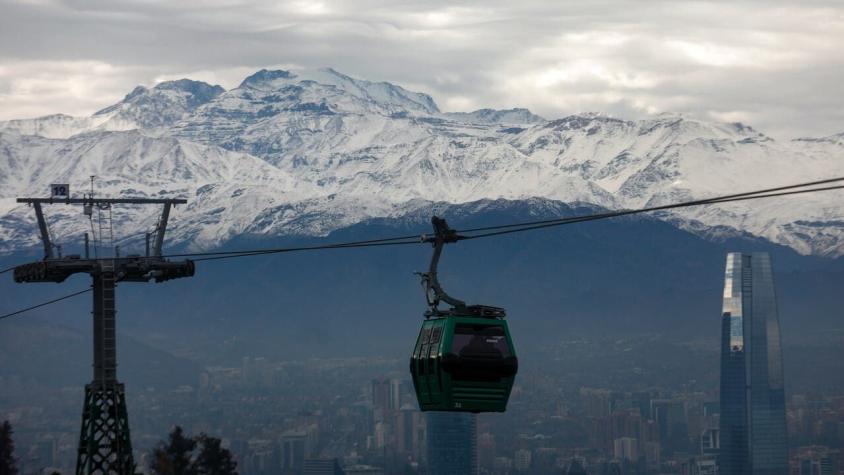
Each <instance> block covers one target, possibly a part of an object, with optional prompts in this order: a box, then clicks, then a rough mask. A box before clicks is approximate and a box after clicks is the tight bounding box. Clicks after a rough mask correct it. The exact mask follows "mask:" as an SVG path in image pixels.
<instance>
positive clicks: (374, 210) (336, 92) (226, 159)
mask: <svg viewBox="0 0 844 475" xmlns="http://www.w3.org/2000/svg"><path fill="white" fill-rule="evenodd" d="M109 129H120V130H122V129H132V130H131V131H121V132H114V131H109ZM4 130H5V131H6V132H5V133H4V132H3V131H4ZM842 137H844V134H842V135H839V136H831V137H826V138H821V139H799V140H794V141H790V142H779V141H775V140H773V139H772V138H770V137H767V136H765V135H764V134H762V133H759V132H757V131H755V130H754V129H752V128H751V127H748V126H745V125H742V124H723V123H710V122H703V121H698V120H692V119H688V118H684V117H682V116H678V115H670V114H668V115H662V116H658V117H656V118H654V119H650V120H642V121H630V120H622V119H617V118H612V117H607V116H604V115H601V114H594V113H589V114H578V115H573V116H570V117H565V118H562V119H558V120H553V121H545V120H544V119H542V118H540V117H538V116H535V115H533V114H531V113H530V112H529V111H527V110H524V109H513V110H508V111H494V110H489V109H482V110H479V111H475V112H471V113H442V112H440V111H439V109H438V108H437V106H436V104H435V103H434V101H433V100H432V99H431V98H430V97H429V96H427V95H425V94H420V93H414V92H410V91H407V90H405V89H403V88H401V87H398V86H395V85H392V84H389V83H383V82H381V83H376V82H370V81H363V80H358V79H353V78H350V77H348V76H345V75H343V74H340V73H338V72H336V71H334V70H331V69H321V70H306V71H267V70H261V71H258V72H257V73H255V74H253V75H251V76H250V77H248V78H246V79H245V80H244V81H243V82H242V83H241V85H240V86H239V87H237V88H235V89H232V90H229V91H223V90H222V89H221V88H219V87H218V86H210V85H207V84H205V83H199V82H194V81H188V80H181V81H171V82H168V83H162V84H159V85H157V86H155V87H153V88H150V89H148V88H143V87H139V88H137V89H135V90H134V91H133V92H132V93H130V94H129V95H127V96H126V98H125V99H124V100H123V101H121V102H120V103H118V104H116V105H114V106H112V107H109V108H107V109H104V110H103V111H100V112H98V113H97V114H95V115H94V116H92V117H90V118H70V117H68V116H49V117H46V118H41V119H34V120H31V121H28V122H27V121H9V122H5V123H0V186H2V187H3V188H2V192H0V193H2V195H0V196H2V198H0V237H2V238H3V241H4V243H3V245H2V247H3V248H5V249H8V248H9V247H10V246H11V245H12V244H11V241H9V240H8V239H10V238H11V237H16V238H24V235H25V232H24V230H27V231H26V232H31V230H32V225H31V220H30V221H27V219H26V218H25V210H23V209H22V208H20V207H17V206H15V205H14V203H13V202H12V201H11V200H10V199H9V198H11V197H13V196H18V195H22V194H30V195H32V194H35V195H42V194H43V193H44V192H45V190H46V185H47V184H48V183H50V182H57V181H68V182H71V183H75V184H77V185H74V186H75V187H76V189H79V187H80V186H82V185H83V184H84V183H85V182H86V181H87V178H88V175H90V174H96V175H97V176H98V177H99V178H98V183H99V184H100V186H102V190H100V193H101V194H104V195H115V196H116V195H120V194H123V195H137V194H140V195H144V196H164V195H179V196H186V197H188V199H189V200H190V202H191V203H190V204H189V205H188V209H187V210H185V211H183V212H180V213H177V216H179V217H178V218H177V221H176V222H175V227H174V232H173V234H172V235H171V236H172V237H173V238H174V239H176V240H179V241H182V242H186V243H189V244H190V245H192V246H194V247H209V246H214V245H217V244H220V243H222V242H225V241H226V240H227V239H230V238H231V237H233V236H236V235H240V234H243V233H246V234H256V235H277V234H288V233H300V234H323V233H326V232H329V231H331V230H333V229H337V228H339V227H343V226H346V225H349V224H353V223H355V222H359V221H360V220H363V219H367V218H369V217H383V216H400V215H401V214H402V213H407V212H412V211H413V210H416V209H419V207H424V206H429V205H430V203H432V202H442V201H445V202H450V203H465V202H471V201H476V200H483V199H500V198H504V199H511V200H529V199H531V198H534V197H540V198H550V199H555V200H561V201H566V202H574V201H577V202H586V203H592V204H597V205H600V206H604V207H609V208H622V207H623V208H633V207H640V206H646V205H653V204H663V203H668V202H674V201H680V200H686V199H691V198H702V197H706V196H713V195H716V194H724V193H732V192H737V191H744V190H750V189H756V188H761V187H768V186H777V185H782V184H788V183H793V182H798V181H807V180H813V179H818V178H824V177H830V176H844V153H842V152H844V139H842ZM838 196H839V195H837V194H835V192H833V193H831V194H816V195H810V196H801V197H791V198H777V199H773V200H769V201H755V202H750V203H734V204H729V205H721V206H718V207H705V208H697V209H694V210H689V211H683V212H679V213H673V214H666V215H665V219H669V220H672V221H674V222H676V223H678V225H680V226H684V227H687V228H688V229H692V230H695V232H705V230H704V228H713V229H714V228H715V227H719V226H727V227H731V228H734V229H737V230H741V231H746V232H750V233H752V234H755V235H759V236H764V237H766V238H768V239H770V240H772V241H774V242H779V243H783V244H787V245H789V246H792V247H794V248H795V249H797V250H798V251H800V252H803V253H817V254H824V255H835V256H837V255H842V254H844V241H842V239H844V225H842V224H841V223H842V222H844V219H842V217H841V210H842V206H840V205H838V204H837V202H838V201H840V200H837V197H838ZM127 216H128V217H127V218H126V219H125V220H124V222H123V224H124V225H125V227H127V229H129V228H131V229H129V230H140V229H148V228H149V225H150V223H151V222H150V221H148V220H144V219H141V218H140V217H138V216H135V215H133V214H132V213H129V215H127ZM65 221H66V219H64V217H63V218H61V219H59V220H58V221H57V222H56V224H55V226H56V227H55V229H54V231H56V232H59V231H62V232H65V231H66V232H71V231H73V232H81V231H80V229H77V227H78V226H77V225H75V224H71V223H70V220H67V221H68V222H67V223H66V222H65ZM77 221H78V220H77ZM74 226H77V227H74ZM719 229H720V228H719ZM26 242H32V240H31V239H29V240H27V241H26Z"/></svg>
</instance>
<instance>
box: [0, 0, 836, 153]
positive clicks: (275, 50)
mask: <svg viewBox="0 0 844 475" xmlns="http://www.w3.org/2000/svg"><path fill="white" fill-rule="evenodd" d="M0 8H1V9H2V12H3V15H0V118H2V119H8V118H19V117H26V116H35V115H42V114H46V113H53V112H66V113H72V114H87V113H91V112H93V111H94V110H96V109H98V108H101V107H104V106H106V105H108V104H110V103H113V102H115V101H116V100H119V99H120V98H121V97H122V96H123V95H124V94H125V93H126V92H128V91H129V90H131V89H132V87H134V86H135V85H136V84H153V83H155V82H156V81H160V80H164V79H170V78H174V77H182V76H189V77H193V78H195V79H204V80H208V81H211V82H218V83H221V84H222V85H223V86H224V87H232V86H235V85H236V84H237V83H238V82H239V81H240V80H241V79H242V78H243V77H244V76H245V75H246V74H248V73H250V72H252V71H254V70H255V69H258V68H261V67H267V66H281V67H318V66H332V67H334V68H336V69H338V70H340V71H343V72H345V73H348V74H351V75H353V76H357V77H362V78H366V79H372V80H387V81H391V82H396V83H399V84H401V85H403V86H405V87H408V88H411V89H415V90H421V91H424V92H427V93H429V94H431V95H432V96H433V97H434V98H435V99H436V101H437V102H438V104H440V107H441V108H443V109H445V110H461V109H462V110H466V109H473V108H479V107H516V106H520V107H528V108H530V109H532V110H534V111H535V112H537V113H539V114H541V115H544V116H546V117H550V118H554V117H560V116H563V115H566V114H570V113H574V112H581V111H587V110H588V111H603V112H609V113H612V114H616V115H620V116H623V117H644V116H647V115H650V114H655V113H659V112H665V111H671V112H682V113H687V114H689V115H691V116H694V117H700V118H704V119H715V120H727V121H735V120H740V121H746V122H748V123H750V124H752V125H754V126H756V127H757V128H759V129H760V130H762V131H765V132H767V133H769V134H771V135H774V136H776V137H782V138H787V137H792V136H799V135H825V134H831V133H837V132H842V131H844V97H842V94H841V84H842V83H844V55H842V54H841V53H840V51H839V48H840V45H841V44H844V42H843V41H842V40H844V6H841V4H840V2H833V1H819V0H816V1H804V2H784V1H764V2H763V1H761V0H760V1H743V2H726V1H724V2H677V1H647V2H642V1H622V0H592V1H566V2H555V1H545V2H540V1H533V0H520V1H519V2H513V1H511V0H510V1H503V0H502V1H495V0H490V1H484V2H455V1H451V0H449V1H444V0H424V1H422V0H419V1H410V0H408V1H401V0H397V1H389V2H388V1H380V2H376V1H368V0H364V1H358V2H351V1H328V0H326V1H277V0H265V1H245V0H211V1H199V0H181V1H178V2H173V1H169V0H160V1H159V0H135V1H121V2H118V1H107V0H99V1H97V0H95V1H81V0H26V1H8V0H7V1H6V2H2V1H0Z"/></svg>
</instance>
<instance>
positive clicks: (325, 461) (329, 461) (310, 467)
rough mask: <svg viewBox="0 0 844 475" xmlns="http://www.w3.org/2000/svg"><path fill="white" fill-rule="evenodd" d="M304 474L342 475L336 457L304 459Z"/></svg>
mask: <svg viewBox="0 0 844 475" xmlns="http://www.w3.org/2000/svg"><path fill="white" fill-rule="evenodd" d="M303 473H304V475H344V474H345V472H343V469H341V468H340V461H339V460H337V459H336V458H314V459H305V464H304V471H303Z"/></svg>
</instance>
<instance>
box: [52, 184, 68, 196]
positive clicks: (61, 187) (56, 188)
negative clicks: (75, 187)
mask: <svg viewBox="0 0 844 475" xmlns="http://www.w3.org/2000/svg"><path fill="white" fill-rule="evenodd" d="M69 196H70V185H68V184H67V183H54V184H52V185H50V197H51V198H67V197H69Z"/></svg>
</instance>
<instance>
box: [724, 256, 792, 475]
mask: <svg viewBox="0 0 844 475" xmlns="http://www.w3.org/2000/svg"><path fill="white" fill-rule="evenodd" d="M720 424H721V430H720V432H721V452H720V455H719V468H720V470H719V473H720V474H722V475H747V474H752V475H787V474H788V473H789V472H788V444H787V438H786V422H785V394H784V391H783V370H782V344H781V339H780V325H779V317H778V315H777V302H776V291H775V289H774V277H773V270H772V267H771V256H770V255H769V254H767V253H753V254H741V253H735V252H734V253H730V254H728V255H727V270H726V275H725V279H724V307H723V313H722V316H721V419H720Z"/></svg>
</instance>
